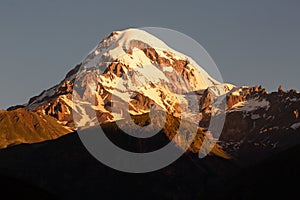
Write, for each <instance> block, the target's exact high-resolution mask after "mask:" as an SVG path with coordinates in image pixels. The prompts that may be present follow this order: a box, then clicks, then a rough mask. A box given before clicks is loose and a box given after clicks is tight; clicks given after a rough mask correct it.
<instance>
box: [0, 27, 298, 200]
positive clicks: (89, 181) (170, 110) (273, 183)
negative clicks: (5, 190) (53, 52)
mask: <svg viewBox="0 0 300 200" xmlns="http://www.w3.org/2000/svg"><path fill="white" fill-rule="evenodd" d="M225 100H226V102H225ZM187 104H188V105H192V106H191V107H188V108H185V105H187ZM213 105H214V106H213ZM216 105H217V106H216ZM218 105H220V106H218ZM222 105H224V109H222ZM153 110H154V112H152V111H153ZM299 110H300V93H299V92H298V91H296V90H288V91H284V90H283V89H282V88H281V87H279V89H278V91H276V92H268V91H267V90H266V89H264V88H263V87H262V86H235V85H232V84H224V83H220V82H218V81H217V80H215V79H213V78H212V77H211V76H210V75H209V74H208V73H207V72H206V71H205V70H203V68H201V66H199V65H198V64H197V63H196V62H195V61H193V59H192V58H190V57H188V56H187V55H184V54H182V53H180V52H178V51H176V50H174V49H172V48H170V47H168V46H167V45H166V44H165V43H163V42H162V41H161V40H159V39H158V38H156V37H154V36H153V35H151V34H149V33H147V32H145V31H141V30H137V29H127V30H123V31H117V32H113V33H111V34H110V35H109V36H108V37H106V38H104V39H103V40H102V41H101V42H100V43H99V44H98V46H97V47H96V48H95V49H94V50H93V51H92V52H91V53H90V54H89V55H88V56H87V57H86V58H85V59H84V60H83V61H82V62H81V63H80V64H78V65H76V66H75V67H74V68H73V69H72V70H70V72H68V73H67V75H66V76H65V78H64V79H63V80H62V81H61V82H60V83H59V84H57V85H55V86H53V87H51V88H49V89H47V90H44V91H43V92H42V93H41V94H39V95H37V96H35V97H32V98H31V99H30V100H29V102H27V103H26V104H24V105H18V106H12V107H10V108H9V109H7V110H6V111H0V138H1V140H0V148H1V150H0V162H1V166H0V172H1V173H4V174H5V176H3V175H1V173H0V176H1V177H2V176H3V177H5V178H6V177H7V176H9V177H12V179H10V178H8V180H9V181H11V180H13V181H16V180H20V182H21V185H23V181H28V182H29V183H30V184H28V185H30V186H31V185H33V186H34V185H35V186H38V187H33V188H41V189H43V190H46V191H47V192H50V193H51V195H52V194H53V195H54V196H58V197H59V198H72V199H82V198H88V197H90V198H92V197H93V198H94V197H95V196H99V195H100V196H104V197H106V198H110V199H114V198H133V199H135V198H144V197H145V198H146V199H153V198H158V199H201V198H210V199H259V197H262V196H260V194H264V195H265V196H266V197H277V195H278V194H283V193H284V194H285V197H288V196H289V195H290V194H292V193H293V191H294V188H295V185H293V184H292V183H290V182H288V181H287V180H288V179H289V178H292V179H293V180H295V177H299V170H297V169H298V168H299V166H300V165H299V164H300V162H299V159H297V155H298V153H299V146H300V134H299V129H300V116H299ZM126 113H129V114H130V115H126ZM161 113H165V115H163V114H161ZM222 114H225V115H226V117H225V123H224V127H223V129H222V133H221V135H215V134H214V133H213V132H210V130H209V126H210V124H211V123H214V122H212V116H213V115H216V116H217V117H218V116H222ZM128 116H129V118H128ZM151 116H152V118H151ZM153 116H154V117H153ZM196 120H197V121H196ZM131 121H133V122H134V123H131ZM163 122H164V123H163ZM195 122H196V123H195ZM98 123H99V124H100V126H101V127H102V129H103V130H104V132H105V135H106V136H107V137H108V138H109V139H110V140H111V141H112V142H113V143H115V144H116V145H117V146H119V147H121V148H123V149H126V150H128V151H133V152H150V151H154V150H157V149H160V148H161V147H163V146H164V145H166V144H168V143H169V142H170V141H171V140H173V139H174V138H175V137H176V136H177V135H178V134H177V131H178V129H179V125H182V127H183V128H184V130H186V131H187V132H192V130H191V129H192V127H194V126H195V125H196V128H197V130H196V132H197V133H196V135H195V139H194V141H193V142H192V144H191V145H189V144H190V143H189V138H187V137H181V136H179V137H178V138H176V142H175V143H176V145H177V147H179V148H181V149H182V150H184V151H185V150H186V149H187V151H186V152H185V153H184V154H183V155H182V157H180V158H179V159H178V160H177V161H176V162H174V163H172V164H171V165H170V166H167V167H166V168H164V169H161V170H158V171H156V172H152V173H146V174H127V173H123V172H117V171H115V170H113V169H110V168H108V167H106V166H105V165H103V164H101V163H99V162H98V161H97V160H96V159H94V158H93V157H92V156H91V155H90V154H89V153H88V152H87V150H86V149H85V148H84V146H83V145H82V142H81V141H80V139H79V136H78V133H77V132H76V130H77V128H85V127H89V128H93V126H94V125H96V124H98ZM120 124H121V125H122V126H124V127H126V128H127V129H130V130H131V132H133V133H134V134H137V132H138V131H137V129H138V128H139V127H143V128H144V129H143V130H144V131H145V134H146V135H147V134H148V131H149V134H150V133H151V132H152V131H153V129H154V128H155V127H162V129H161V130H160V131H159V132H158V133H157V134H156V135H154V136H152V137H150V138H146V139H145V138H136V137H132V136H131V135H128V134H126V133H124V131H123V130H121V129H120V127H119V126H120ZM151 124H152V126H150V125H151ZM135 125H136V126H135ZM148 125H149V126H148ZM176 134H177V135H176ZM133 136H134V135H133ZM184 136H185V135H184ZM205 138H209V141H212V144H213V145H214V147H213V148H212V150H211V151H210V153H209V156H207V157H205V158H203V159H199V157H198V152H199V149H200V148H201V146H202V144H203V141H204V139H205ZM50 140H51V141H50ZM52 140H53V141H52ZM22 143H24V144H22ZM33 143H35V144H33ZM187 145H188V148H185V147H186V146H187ZM20 166H21V167H20ZM282 181H284V183H283V182H282ZM25 185H26V184H25ZM98 186H99V187H98ZM99 188H100V189H101V190H100V189H99ZM267 188H271V189H267ZM275 188H276V189H275ZM99 192H101V194H99Z"/></svg>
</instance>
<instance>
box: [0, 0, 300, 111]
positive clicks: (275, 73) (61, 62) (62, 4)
mask: <svg viewBox="0 0 300 200" xmlns="http://www.w3.org/2000/svg"><path fill="white" fill-rule="evenodd" d="M299 10H300V1H298V0H289V1H284V0H282V1H274V0H273V1H271V0H264V1H262V0H256V1H255V0H249V1H244V0H237V1H231V0H226V1H224V0H219V1H214V0H209V1H208V0H207V1H200V0H197V1H196V0H194V1H183V0H179V1H177V0H169V1H164V0H147V1H143V0H127V1H125V0H120V1H113V0H106V1H100V0H98V1H89V0H82V1H76V0H73V1H71V0H70V1H65V0H47V1H46V0H36V1H34V0H27V1H25V0H24V1H22V0H19V1H16V0H2V1H0V26H1V27H0V67H1V68H0V69H1V73H0V94H1V98H0V108H1V109H4V108H7V107H8V106H10V105H15V104H20V103H25V102H26V101H27V100H28V98H29V97H31V96H33V95H36V94H38V93H40V92H41V91H42V90H44V89H47V88H49V87H50V86H53V85H54V84H56V83H58V82H59V81H61V80H62V79H63V78H64V76H65V74H66V73H67V72H68V71H69V70H70V69H71V68H73V66H74V65H75V64H76V63H79V62H80V61H81V60H82V59H83V58H84V57H85V56H86V55H87V53H89V51H90V50H92V49H93V48H94V47H95V46H96V45H97V43H98V42H99V41H100V40H101V39H102V38H103V37H104V36H106V35H108V34H109V33H110V32H112V31H114V30H121V29H126V28H128V27H144V26H155V27H165V28H170V29H174V30H177V31H180V32H182V33H185V34H187V35H189V36H190V37H192V38H194V39H195V40H196V41H198V42H199V43H200V44H201V45H202V46H203V47H204V48H205V49H206V50H207V51H208V52H209V53H210V55H211V56H212V58H213V59H214V61H215V62H216V64H217V65H218V67H219V70H220V72H221V74H222V76H223V79H224V80H225V81H226V82H231V83H234V84H236V85H260V84H261V85H263V86H264V87H266V88H267V89H269V90H275V89H277V88H278V86H279V85H283V86H284V88H296V89H300V79H299V74H300V65H299V63H300V62H299V61H300V47H299V46H300V12H299Z"/></svg>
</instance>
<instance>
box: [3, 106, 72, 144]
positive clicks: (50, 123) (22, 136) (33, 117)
mask: <svg viewBox="0 0 300 200" xmlns="http://www.w3.org/2000/svg"><path fill="white" fill-rule="evenodd" d="M0 127H1V129H0V148H6V147H8V146H11V145H16V144H21V143H29V144H31V143H36V142H41V141H45V140H52V139H56V138H58V137H60V136H63V135H65V134H67V133H69V132H71V131H70V130H68V129H66V128H64V127H63V126H62V125H60V124H59V123H57V121H56V120H55V119H54V118H52V117H50V116H45V115H40V114H38V113H35V112H31V111H29V110H27V109H24V108H19V109H16V110H12V111H0Z"/></svg>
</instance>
